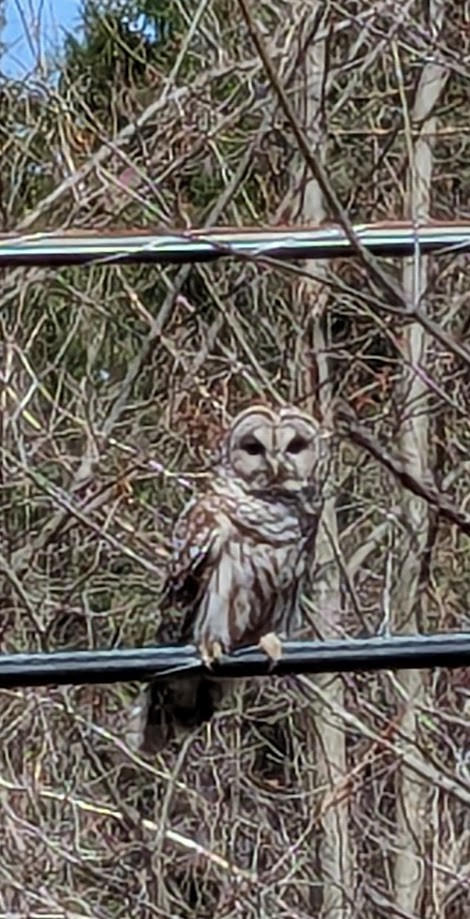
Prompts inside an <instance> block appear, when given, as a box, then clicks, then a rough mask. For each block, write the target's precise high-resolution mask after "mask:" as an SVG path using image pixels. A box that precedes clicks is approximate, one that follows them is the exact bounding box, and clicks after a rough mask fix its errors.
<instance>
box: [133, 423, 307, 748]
mask: <svg viewBox="0 0 470 919" xmlns="http://www.w3.org/2000/svg"><path fill="white" fill-rule="evenodd" d="M324 466H325V443H324V436H323V435H322V433H321V431H320V428H319V425H318V424H317V422H316V421H314V419H312V418H310V417H309V416H308V415H306V414H303V413H302V412H300V411H298V410H297V409H295V408H291V407H284V408H281V409H280V410H278V411H275V410H272V409H269V408H267V407H265V406H253V407H251V408H249V409H246V410H245V411H243V412H241V413H240V414H239V415H238V416H237V417H236V418H235V419H234V421H233V423H232V425H231V427H230V429H229V431H228V433H227V435H226V437H225V440H224V442H223V444H222V449H221V452H220V457H219V463H218V465H217V466H216V468H215V470H214V477H213V479H212V482H210V483H209V484H208V485H207V486H206V489H205V491H204V492H203V493H202V494H201V495H199V496H198V497H195V498H193V499H192V500H191V501H190V502H189V504H188V505H187V506H186V507H185V509H184V510H183V513H182V514H181V516H180V517H179V519H178V521H177V524H176V528H175V533H174V551H173V558H172V562H171V566H170V570H169V573H168V579H167V583H166V585H165V589H164V592H163V598H162V605H161V612H162V618H163V617H166V616H168V614H169V612H170V610H173V611H175V610H179V611H180V613H182V624H181V628H180V631H179V640H180V641H181V642H184V643H193V644H196V645H197V646H198V648H199V650H200V652H201V654H202V657H203V659H204V660H205V661H206V663H208V664H209V665H210V663H211V661H213V660H214V659H215V658H217V657H218V656H219V655H220V654H221V653H223V652H224V651H227V652H229V651H231V650H233V649H235V648H239V647H242V646H245V645H251V644H257V643H259V644H261V646H262V647H264V648H265V650H266V651H267V653H270V654H272V655H273V656H274V655H275V654H276V653H278V648H279V638H277V639H276V636H278V637H280V638H282V637H289V636H291V635H292V634H293V633H294V632H295V630H296V628H297V627H298V626H299V624H300V594H301V591H302V585H303V581H304V577H305V575H306V573H307V569H308V567H309V566H310V565H311V561H312V555H313V549H314V543H315V536H316V531H317V525H318V517H319V509H320V499H321V485H322V479H323V477H324ZM165 621H166V620H165V619H164V618H163V628H162V629H161V630H159V635H158V636H157V638H158V640H160V641H162V640H164V638H162V636H163V635H164V634H165V631H166V629H165ZM276 641H277V642H278V644H277V645H276ZM221 695H222V688H221V681H217V680H216V679H215V678H213V677H211V676H209V675H208V676H203V677H191V678H188V679H186V680H185V679H182V680H171V679H168V680H167V681H163V682H162V681H160V680H159V681H155V682H154V683H153V684H151V686H150V687H149V689H148V690H146V691H145V694H144V695H143V696H141V698H140V699H139V701H138V703H137V706H136V707H135V709H134V710H133V715H132V728H131V731H130V734H129V735H128V739H129V741H130V742H131V743H132V745H133V746H135V745H137V746H139V747H140V749H142V751H144V752H157V751H159V750H161V749H162V748H163V747H164V746H165V745H166V743H167V742H168V741H169V740H170V739H171V738H172V737H173V736H174V735H175V734H176V733H178V729H180V730H181V729H186V730H187V729H192V728H194V727H196V726H198V725H200V724H201V723H203V722H204V721H207V720H209V719H210V718H211V716H212V714H213V713H214V710H215V708H216V707H217V705H218V704H219V702H220V698H221ZM136 741H137V743H136Z"/></svg>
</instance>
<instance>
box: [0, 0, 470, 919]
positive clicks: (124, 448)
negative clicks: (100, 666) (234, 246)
mask: <svg viewBox="0 0 470 919" xmlns="http://www.w3.org/2000/svg"><path fill="white" fill-rule="evenodd" d="M167 7H168V9H169V11H170V13H169V15H171V16H173V17H174V23H175V25H174V28H173V31H171V33H170V34H169V37H168V38H167V39H166V40H165V42H164V51H162V54H161V58H160V60H159V62H157V63H155V61H154V62H152V63H151V64H149V63H148V62H147V63H146V61H145V59H144V57H143V53H142V51H141V49H139V47H136V48H132V49H129V48H127V49H126V46H125V45H124V48H123V47H122V39H119V41H118V38H117V37H115V38H114V39H112V41H114V42H115V44H116V47H118V48H119V49H120V50H119V52H116V57H115V59H113V60H114V61H115V63H114V64H113V69H112V70H111V71H108V75H107V77H106V74H104V75H103V74H102V73H101V72H98V63H96V62H95V63H96V67H97V76H96V82H95V84H93V81H92V79H91V76H90V71H89V70H88V71H87V69H86V66H85V65H84V64H83V62H82V63H81V65H80V66H81V71H80V68H79V67H78V64H77V65H76V66H75V69H74V68H73V67H69V68H68V69H67V68H65V67H64V68H63V73H62V77H61V79H60V81H59V83H57V81H55V82H53V83H52V84H50V83H47V82H46V81H45V79H44V75H43V74H41V73H40V72H38V74H37V75H36V76H37V80H36V83H35V84H34V85H33V84H32V83H31V82H30V83H29V84H28V86H20V85H18V84H15V83H14V82H12V81H11V80H6V79H5V80H3V82H2V86H1V94H0V110H1V118H0V151H1V157H0V221H1V226H2V230H13V229H17V230H21V231H25V232H26V231H27V232H35V231H38V230H42V229H50V228H60V227H74V228H77V229H78V228H90V229H91V228H93V229H96V230H104V229H106V228H116V227H134V226H152V225H159V226H161V225H163V226H167V227H186V226H188V225H191V224H192V225H195V226H204V225H206V226H207V225H216V224H219V225H223V224H230V225H242V224H254V225H263V224H271V225H274V224H279V223H289V222H291V223H295V222H299V221H301V220H305V221H308V220H312V221H313V220H331V219H336V218H337V214H335V213H334V212H333V210H332V206H331V199H330V197H329V195H328V189H326V190H325V188H324V187H321V183H320V184H319V183H318V182H317V181H316V179H318V176H317V177H316V179H312V173H311V170H310V168H309V167H308V165H307V164H306V161H305V156H304V155H303V153H302V149H301V147H302V144H300V145H299V137H298V135H299V132H300V133H301V134H302V135H303V136H304V138H305V139H306V143H304V145H303V147H306V148H307V152H308V151H310V155H311V156H313V157H314V158H315V159H316V160H321V162H322V163H323V164H324V167H325V169H326V171H327V174H328V176H329V182H330V183H331V187H332V188H333V189H334V190H335V192H336V194H337V196H338V198H339V200H340V202H341V204H342V206H343V207H344V209H345V211H346V212H347V214H348V217H349V219H350V220H351V221H352V222H361V221H379V220H384V219H401V218H403V217H407V218H411V219H417V220H422V219H426V217H427V216H432V217H433V218H441V219H456V218H467V219H468V217H469V216H470V214H469V210H468V201H469V191H470V171H469V168H468V159H469V156H468V153H469V133H468V123H469V113H470V100H469V74H470V69H469V68H470V45H469V31H470V21H469V19H468V14H466V12H465V9H464V7H465V4H462V3H460V2H458V0H432V2H431V3H424V2H423V3H421V2H411V0H406V2H400V3H399V2H393V0H383V2H380V3H373V4H371V3H369V2H366V0H356V2H350V0H345V2H343V3H342V2H336V0H329V2H327V3H316V2H312V0H310V2H309V0H288V2H282V0H277V2H273V3H269V4H268V3H264V4H263V3H257V4H255V3H253V2H251V3H249V4H248V3H247V0H244V2H243V3H242V2H241V0H240V2H238V0H201V2H200V3H199V4H198V5H197V6H196V5H195V4H189V3H186V4H185V3H184V2H175V3H169V4H167ZM250 10H251V13H250ZM247 20H248V23H247ZM250 32H251V37H250ZM253 32H256V34H257V35H258V36H261V41H262V44H263V47H264V49H265V53H266V56H267V58H268V60H269V61H271V62H273V69H274V80H272V79H271V78H270V76H269V73H268V71H267V69H266V61H265V62H264V63H263V62H262V60H261V58H260V49H259V47H258V48H257V47H256V46H255V44H253ZM119 55H121V56H119ZM97 60H98V59H97ZM99 61H100V64H101V63H102V62H103V61H105V57H104V55H102V56H101V57H100V58H99ZM123 61H124V62H125V61H133V63H134V64H135V68H134V70H133V69H132V67H131V66H130V65H129V66H128V65H127V64H126V68H127V69H125V72H124V70H123V66H124V65H123ZM119 62H120V63H119ZM104 66H105V65H104V63H103V68H104ZM88 67H89V68H90V64H88ZM92 67H93V61H92ZM110 73H112V74H113V75H114V76H113V79H111V78H110ZM90 81H91V82H90ZM280 86H281V87H283V89H284V93H285V96H286V98H287V100H288V102H289V106H290V110H291V114H290V116H289V117H288V112H287V113H286V109H285V107H284V108H283V107H282V105H281V98H280V91H279V87H280ZM304 153H305V150H304ZM378 267H379V268H380V270H381V272H382V273H383V274H385V276H386V278H388V279H389V280H390V281H391V282H393V284H394V285H395V286H396V287H398V289H399V290H400V291H401V292H402V295H403V301H402V304H401V306H400V305H398V306H397V303H396V302H395V303H392V302H391V298H390V294H389V285H386V284H384V283H382V282H381V280H380V278H378V275H377V273H375V275H372V274H371V272H370V271H369V270H368V269H367V268H366V267H365V266H364V265H362V264H361V263H360V261H359V260H357V259H354V260H347V261H346V260H345V261H335V262H331V263H329V264H321V265H320V264H316V263H313V262H312V263H309V264H308V265H306V266H304V269H305V270H304V273H303V275H302V272H301V271H299V266H297V271H296V272H293V271H292V270H290V269H289V266H287V265H277V266H275V265H273V264H266V263H263V262H257V263H247V262H244V261H243V262H242V261H237V260H235V259H234V260H226V261H223V262H220V263H218V264H217V265H211V266H193V267H191V268H190V267H189V266H183V267H179V268H165V269H162V268H155V267H152V268H149V267H145V266H134V267H129V266H114V267H110V266H106V265H100V264H95V265H93V266H90V267H87V268H83V269H62V270H51V269H34V270H33V269H31V270H28V271H26V270H12V271H10V272H4V273H3V274H2V277H1V279H0V284H1V295H0V302H1V304H2V307H1V312H0V323H1V325H0V329H1V331H0V335H1V339H0V347H1V352H2V359H1V367H2V377H1V380H2V388H1V389H0V399H1V428H0V430H1V448H2V451H1V457H2V459H1V467H0V475H1V479H0V488H1V490H0V513H1V543H0V605H1V613H2V619H1V621H2V648H3V649H4V650H7V649H8V650H21V649H26V648H28V649H56V648H65V647H68V648H84V647H89V648H106V647H111V646H121V645H122V646H126V645H133V644H140V643H143V642H149V641H151V640H152V636H153V633H154V629H155V623H156V621H157V619H158V591H159V586H160V582H161V577H162V573H163V571H164V569H165V565H166V560H167V557H168V551H169V540H170V537H171V527H172V520H173V518H174V514H175V512H176V510H177V509H178V508H179V507H180V505H181V503H182V501H183V500H184V499H185V498H186V496H187V493H188V489H189V488H190V487H191V483H192V481H193V477H194V476H195V475H197V474H204V470H205V468H206V466H207V461H208V456H209V451H210V449H211V448H212V446H213V444H214V442H215V440H216V439H217V436H218V433H219V431H220V430H221V428H222V427H223V425H224V424H225V422H226V420H227V418H229V417H230V415H231V414H232V413H233V412H234V410H236V409H237V408H238V407H239V406H240V405H242V404H244V403H247V402H249V401H250V400H252V399H253V398H255V397H259V396H261V397H262V398H268V399H279V398H281V399H282V398H284V399H286V398H287V399H294V400H296V401H299V402H302V404H304V405H307V406H310V407H311V409H312V411H315V412H317V413H318V414H321V415H323V417H325V418H326V419H327V420H328V418H329V411H330V406H331V402H332V398H333V397H334V398H337V397H340V398H341V399H342V400H343V401H344V402H346V403H347V404H348V405H349V406H350V407H352V408H353V409H354V411H355V412H356V414H357V416H358V417H359V418H360V419H361V422H362V423H363V425H364V426H365V427H366V428H367V429H368V431H369V433H370V434H372V435H373V436H374V437H375V438H376V440H377V441H378V442H379V443H380V444H381V445H382V447H383V448H384V449H385V448H387V449H390V450H392V451H394V452H395V455H396V456H398V457H399V458H400V462H401V463H402V464H403V466H404V468H406V470H407V471H408V472H409V473H410V474H412V475H415V476H417V477H420V478H423V479H425V480H427V481H431V482H433V483H435V484H436V485H437V486H438V487H439V488H440V489H441V490H442V492H444V493H446V494H447V495H448V496H450V497H451V499H452V501H453V502H454V504H455V505H456V506H460V507H462V508H465V507H466V502H467V495H468V484H469V470H468V460H467V457H468V447H469V440H470V427H469V423H468V385H469V366H470V347H469V344H468V335H469V324H468V308H469V293H468V280H467V277H466V274H465V269H466V268H467V267H468V256H465V255H462V254H459V253H458V252H457V253H449V254H447V255H445V256H438V257H435V258H432V259H423V260H421V261H420V263H419V264H417V262H416V261H415V260H411V261H410V264H408V263H407V264H406V265H404V264H403V262H399V261H396V260H382V261H381V262H380V263H379V264H378ZM426 317H428V318H430V319H431V320H432V322H434V323H436V324H437V325H438V328H439V329H440V330H441V331H443V333H445V334H444V335H442V334H441V335H440V336H439V337H436V336H435V335H434V334H431V333H430V332H429V329H428V330H427V331H426V325H427V323H426ZM454 342H455V343H457V344H458V345H459V346H463V354H462V349H461V351H460V353H457V351H456V349H455V348H453V343H454ZM467 355H468V357H467ZM330 420H331V419H330ZM331 494H332V495H334V500H332V501H330V502H329V504H328V506H327V509H326V512H325V514H326V516H325V521H326V524H327V526H326V529H325V530H324V536H323V540H322V541H320V547H319V557H318V558H317V559H316V565H317V575H316V581H317V584H318V592H317V593H318V595H317V596H315V597H311V598H309V599H308V602H307V605H308V609H309V612H310V616H311V619H312V620H313V622H314V627H315V629H316V630H317V631H318V632H320V633H321V634H327V633H328V632H330V633H331V632H336V633H338V632H339V633H340V634H343V635H348V636H354V635H357V634H359V633H364V632H365V631H366V632H369V633H374V632H376V631H377V630H378V629H379V628H387V629H390V630H392V631H398V630H404V629H408V630H411V631H415V630H420V631H423V632H431V631H436V630H455V629H465V628H467V629H468V628H470V623H469V613H468V594H469V588H470V562H469V558H470V555H469V544H468V536H466V535H465V534H464V533H462V532H461V531H459V528H458V527H456V526H453V525H452V524H451V523H450V522H449V521H446V520H444V519H442V518H438V517H437V515H436V513H435V512H434V511H433V510H432V508H429V507H428V505H427V504H426V502H424V501H422V500H421V499H417V498H416V497H410V495H409V494H408V493H407V492H406V491H405V490H404V489H403V488H401V487H400V485H399V484H398V483H397V482H396V480H394V479H392V478H391V476H390V475H389V473H388V472H387V471H386V470H385V469H384V468H383V467H381V465H380V463H378V462H377V461H376V460H374V459H373V458H371V457H370V456H369V455H368V454H367V453H365V452H364V451H362V450H360V449H358V448H357V447H356V446H354V445H352V444H351V443H348V442H347V441H344V440H342V439H338V444H337V449H336V455H335V463H334V476H333V479H332V482H331ZM325 521H324V522H325ZM328 534H329V535H328ZM332 534H333V535H334V537H335V538H334V542H335V545H334V551H332V546H331V535H332ZM469 689H470V684H469V677H468V673H467V672H466V671H465V670H462V671H454V672H449V671H442V672H441V671H439V672H438V671H434V672H429V673H415V674H411V675H407V676H406V677H399V676H398V675H396V674H392V673H380V674H373V675H372V674H371V675H366V674H364V675H361V676H354V677H353V676H348V675H346V676H344V677H342V678H341V680H333V679H332V678H328V679H327V680H325V679H323V680H322V681H319V680H318V681H313V680H310V679H307V678H291V679H285V680H283V681H282V682H281V681H275V680H272V681H270V680H266V681H262V682H261V683H260V685H256V686H255V687H253V688H252V689H250V690H249V691H248V693H247V697H246V699H245V701H244V705H243V708H242V707H241V705H240V699H239V698H238V697H237V699H236V700H235V702H234V704H233V707H232V709H231V710H227V711H224V712H222V713H220V715H219V716H218V717H217V718H216V719H215V721H214V723H213V725H212V726H211V728H210V729H209V728H207V729H205V730H201V731H200V732H199V733H198V734H197V736H194V737H193V738H192V739H191V740H190V742H189V743H188V744H187V745H186V746H185V747H184V748H183V749H181V750H177V751H175V752H171V753H169V754H168V755H165V756H162V757H160V758H158V759H156V761H155V762H153V763H147V762H143V761H140V760H139V759H138V758H137V757H136V756H134V755H133V754H131V753H130V752H129V751H128V750H127V749H126V747H125V745H124V743H123V742H122V740H121V738H122V736H123V728H124V724H125V720H126V709H127V707H128V705H129V702H130V701H131V699H132V698H133V695H134V693H135V691H136V687H128V686H124V685H116V686H113V687H110V688H100V687H95V686H84V687H79V688H74V689H69V688H65V689H54V688H44V689H35V690H27V691H24V690H11V691H5V690H4V691H1V692H0V712H1V719H0V730H1V752H0V792H1V793H0V810H1V820H0V839H1V858H0V909H1V910H2V911H3V914H4V915H8V916H11V915H17V914H21V916H28V915H31V916H33V915H35V916H36V915H37V916H50V917H53V916H54V917H56V916H57V917H59V916H60V917H62V916H63V917H68V919H78V917H80V919H84V917H93V919H105V917H106V919H117V917H128V916H132V917H139V919H147V917H148V919H150V917H173V919H176V917H178V919H185V917H194V916H197V917H201V919H203V917H212V916H217V917H220V919H222V917H227V919H228V917H235V916H237V917H247V919H248V917H253V919H255V917H256V919H261V917H268V916H269V917H275V919H281V917H286V919H287V917H289V919H301V917H302V919H307V917H311V916H321V917H322V919H327V917H328V919H345V917H348V919H359V917H360V919H376V917H380V916H388V917H390V916H396V917H401V919H417V917H426V919H438V917H439V919H461V917H462V919H463V917H465V916H467V915H468V914H469V910H470V885H469V880H468V878H469V874H470V820H469V816H468V814H469V805H470V772H469V770H470V766H469V749H470V744H469V730H468V705H469V704H470V703H469ZM465 706H467V709H466V708H465Z"/></svg>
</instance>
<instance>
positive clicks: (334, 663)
mask: <svg viewBox="0 0 470 919" xmlns="http://www.w3.org/2000/svg"><path fill="white" fill-rule="evenodd" d="M469 665H470V632H454V633H451V634H440V635H426V636H425V635H405V636H398V637H396V638H364V639H354V638H353V639H338V640H334V641H332V640H329V641H288V642H285V643H283V655H282V658H281V660H280V661H278V662H277V664H276V665H275V667H273V666H272V663H271V662H270V661H269V660H268V659H267V658H266V656H265V654H264V653H262V652H261V651H260V650H258V649H257V648H246V649H243V650H239V651H235V652H234V653H233V654H231V655H227V656H225V657H224V658H223V659H222V660H221V661H220V662H219V663H218V664H216V665H214V669H213V674H214V675H217V676H220V677H230V678H232V679H233V678H239V677H249V676H263V675H266V674H269V673H276V674H287V673H338V672H345V671H372V670H414V669H420V668H425V667H426V668H427V667H437V666H440V667H449V668H455V667H464V666H469ZM204 671H205V667H204V665H203V664H202V662H201V660H200V657H199V656H198V654H197V653H196V649H195V648H194V647H193V646H192V645H187V646H184V647H183V646H177V645H167V646H162V645H161V646H158V647H152V648H135V649H132V648H127V649H115V650H112V651H56V652H51V653H37V654H34V653H33V654H30V653H26V654H3V655H1V656H0V687H1V688H7V687H14V686H45V685H51V684H53V685H65V684H69V685H70V684H75V685H79V684H85V683H114V682H120V681H127V680H144V681H146V680H150V679H152V678H155V677H159V676H160V677H164V676H165V675H168V674H169V673H170V672H171V675H172V679H173V678H178V677H181V678H182V677H184V676H188V673H191V674H197V673H203V672H204Z"/></svg>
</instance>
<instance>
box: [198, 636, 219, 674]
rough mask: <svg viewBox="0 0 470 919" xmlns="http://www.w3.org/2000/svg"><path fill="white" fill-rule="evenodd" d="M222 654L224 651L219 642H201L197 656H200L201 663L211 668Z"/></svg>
mask: <svg viewBox="0 0 470 919" xmlns="http://www.w3.org/2000/svg"><path fill="white" fill-rule="evenodd" d="M223 653H224V649H223V647H222V645H221V644H220V641H211V642H203V643H202V644H201V645H199V654H200V655H201V658H202V662H203V663H204V664H205V665H206V667H209V669H210V668H211V667H212V664H213V663H214V661H217V660H219V658H221V657H222V655H223Z"/></svg>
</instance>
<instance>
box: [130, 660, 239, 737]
mask: <svg viewBox="0 0 470 919" xmlns="http://www.w3.org/2000/svg"><path fill="white" fill-rule="evenodd" d="M220 697H221V688H220V684H219V683H217V682H216V681H215V680H210V679H207V678H204V677H192V678H191V679H187V680H174V681H169V682H163V681H158V682H157V681H155V682H154V683H151V684H150V686H148V687H147V688H146V689H145V690H143V692H142V693H141V694H140V696H139V697H138V699H137V702H136V704H135V706H134V707H133V709H132V711H131V714H130V719H129V724H128V729H127V732H126V741H127V743H128V746H129V747H130V748H131V749H132V750H138V751H139V752H140V753H143V754H152V753H160V752H161V751H162V750H163V749H164V748H165V747H166V746H168V744H170V743H171V741H172V740H173V739H174V738H175V737H178V736H180V735H182V734H187V733H189V732H190V731H193V730H194V729H195V728H197V727H199V726H200V725H201V724H203V723H204V722H205V721H210V719H211V718H212V715H213V714H214V712H215V710H216V707H217V705H218V703H219V702H220Z"/></svg>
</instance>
